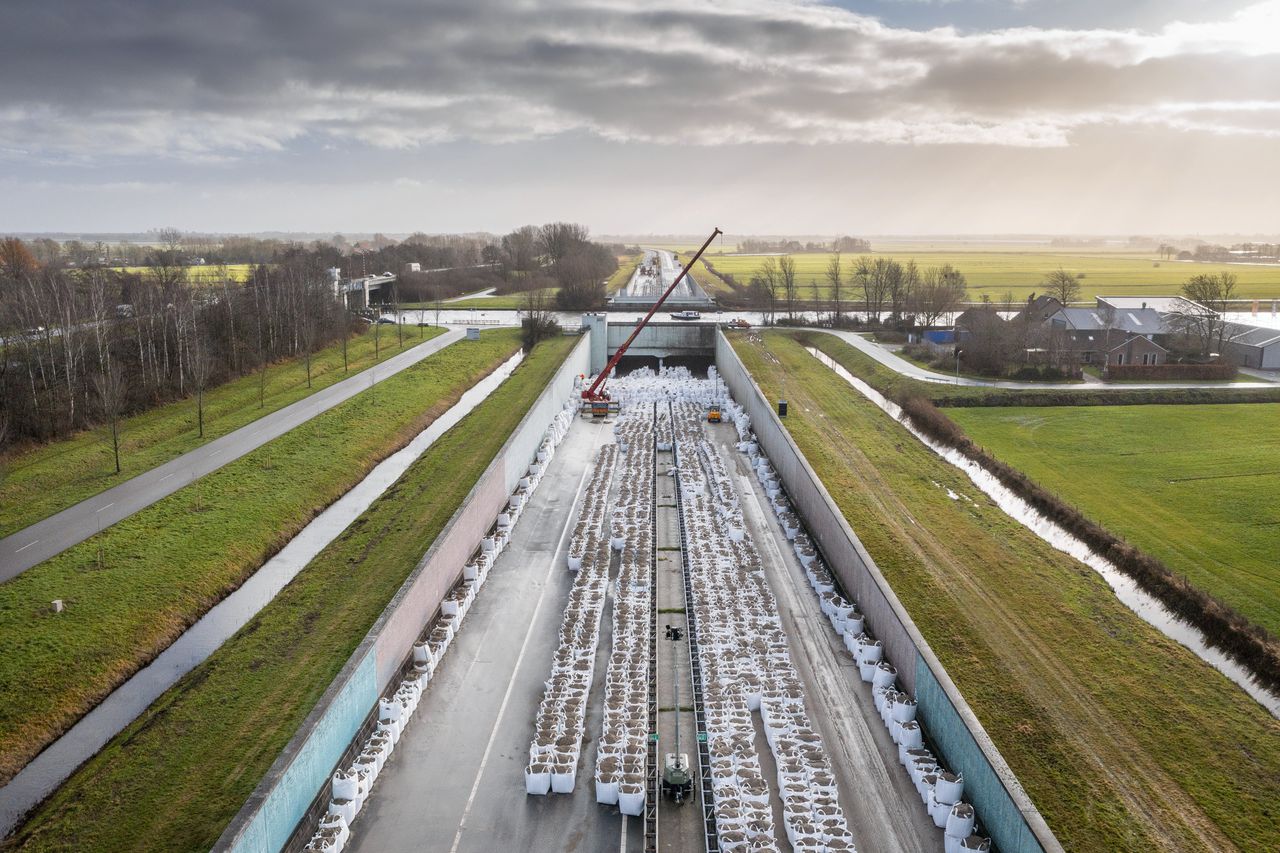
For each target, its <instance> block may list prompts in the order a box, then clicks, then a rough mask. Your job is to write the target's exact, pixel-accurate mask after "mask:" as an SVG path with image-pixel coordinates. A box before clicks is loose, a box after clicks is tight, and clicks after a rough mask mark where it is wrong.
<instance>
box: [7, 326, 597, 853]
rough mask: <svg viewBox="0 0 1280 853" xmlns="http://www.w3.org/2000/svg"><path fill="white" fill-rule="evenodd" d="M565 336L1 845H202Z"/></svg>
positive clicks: (559, 358)
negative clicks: (9, 839) (6, 843)
mask: <svg viewBox="0 0 1280 853" xmlns="http://www.w3.org/2000/svg"><path fill="white" fill-rule="evenodd" d="M486 334H500V335H501V334H506V333H486ZM575 343H577V339H576V338H569V337H557V338H552V339H550V340H547V341H544V342H543V343H541V344H539V345H538V346H537V347H536V348H535V350H534V351H533V353H532V355H531V356H530V357H529V358H528V359H527V360H526V361H525V362H524V363H523V364H522V365H521V366H520V367H519V368H518V369H517V370H516V372H515V373H514V374H513V375H512V376H511V378H509V379H508V380H507V381H506V382H504V383H503V384H502V385H501V386H499V387H498V388H497V390H495V391H494V392H493V394H492V395H491V396H490V397H489V398H488V399H487V400H485V401H484V402H483V403H481V404H480V405H479V406H478V407H477V408H476V409H475V410H474V411H473V412H472V413H471V414H470V415H468V416H467V417H466V418H464V419H463V420H462V421H461V422H460V423H459V424H458V425H457V426H455V427H454V428H453V429H451V430H449V431H448V432H447V433H445V434H444V435H443V436H442V437H441V438H440V439H439V440H438V441H437V442H436V443H435V444H434V445H433V446H432V447H431V449H430V450H428V451H427V452H426V453H425V454H424V455H423V456H422V458H420V459H419V460H418V461H417V462H415V463H414V464H413V465H412V466H411V467H410V468H409V470H408V471H407V472H406V473H405V474H404V476H403V477H401V478H400V480H399V481H398V482H397V483H396V484H395V485H394V486H393V487H392V488H391V489H389V490H388V491H387V493H386V494H385V495H383V496H382V497H381V498H380V499H378V501H376V502H375V503H374V504H373V506H371V507H370V508H369V509H368V511H367V512H365V513H364V514H363V515H362V516H360V518H358V519H357V520H356V521H355V523H354V524H352V525H351V527H350V528H348V529H347V531H346V532H345V533H343V535H342V536H341V537H339V538H338V539H337V540H335V541H334V542H333V543H331V544H330V545H329V547H328V548H326V549H325V550H324V551H323V552H321V554H320V555H319V556H318V557H316V559H315V560H313V561H312V562H311V563H310V564H309V565H308V566H307V567H306V568H305V569H304V570H303V571H302V572H301V573H300V574H299V575H298V577H297V578H295V579H294V581H293V582H292V583H290V584H289V585H288V586H287V587H285V588H284V590H282V591H281V592H280V594H279V595H278V596H276V598H275V600H274V601H272V602H271V603H270V604H269V605H267V607H266V608H264V609H263V610H262V612H261V613H259V614H258V615H257V616H256V617H254V619H253V620H252V621H251V622H250V623H249V624H248V625H246V626H245V627H244V628H243V629H241V630H240V631H239V632H238V633H237V634H236V635H235V636H234V637H232V638H231V639H230V640H228V641H227V642H226V643H225V644H224V645H223V646H222V648H220V649H219V650H218V651H217V652H215V653H214V654H213V655H212V656H211V657H210V658H209V659H208V660H207V661H205V662H204V663H203V664H201V665H200V666H199V667H197V668H196V669H195V670H194V671H192V672H191V673H190V674H188V675H187V676H186V677H185V678H184V679H182V681H181V682H179V683H178V684H177V685H175V686H174V687H173V688H172V689H170V690H169V691H168V692H167V693H165V694H164V695H163V696H162V697H161V698H160V699H159V700H157V702H156V703H155V704H154V705H153V706H152V707H151V708H149V709H148V710H147V711H146V713H145V714H143V715H142V716H141V717H140V718H139V719H138V720H136V721H135V722H134V723H133V724H132V725H130V726H129V727H128V728H127V729H126V730H125V731H124V732H122V733H121V734H120V735H119V736H117V737H116V738H115V739H113V740H112V741H111V743H110V744H108V745H107V747H106V748H104V749H103V751H102V752H100V753H99V754H98V755H97V756H96V757H94V758H93V759H92V760H90V761H89V762H87V763H86V764H85V766H84V767H82V768H81V769H80V770H79V771H78V772H77V773H76V774H75V775H73V776H72V777H71V779H69V780H68V781H67V783H66V784H65V785H63V786H62V788H61V789H59V790H58V792H57V793H55V794H54V795H53V796H52V797H51V798H50V799H49V800H48V801H47V802H46V803H45V804H44V805H43V806H41V807H40V808H39V809H38V810H37V811H36V812H35V814H34V815H33V816H32V818H31V819H30V820H29V821H28V822H27V823H26V825H25V826H23V827H22V828H21V829H20V830H19V832H18V833H17V834H16V835H15V837H14V838H13V839H12V841H11V842H10V843H11V845H12V848H13V849H22V850H76V851H115V850H124V849H128V850H140V851H142V850H155V851H174V850H207V849H208V848H209V847H210V845H212V844H213V842H214V841H215V840H216V839H217V838H218V836H219V834H221V832H222V830H223V828H224V827H225V825H226V823H227V822H228V821H229V820H230V819H231V818H232V817H233V816H234V815H235V813H236V812H237V811H238V810H239V809H240V807H241V805H243V803H244V801H245V800H246V799H247V798H248V796H249V794H250V793H252V791H253V789H254V788H255V787H256V786H257V784H258V782H259V780H260V779H261V778H262V776H263V774H265V773H266V771H267V769H268V768H269V767H270V766H271V764H272V762H274V761H275V759H276V757H277V756H278V755H279V753H280V750H281V749H282V748H283V747H284V746H285V744H286V743H288V741H289V739H290V738H291V737H292V736H293V734H294V732H295V731H296V730H297V728H298V725H299V724H300V723H301V722H302V720H303V718H304V717H305V716H306V715H307V713H308V712H310V710H311V709H312V707H313V706H314V705H315V703H316V701H317V699H319V697H320V696H321V694H323V692H324V691H325V689H326V688H327V687H328V686H329V684H330V682H331V681H332V680H333V678H334V677H335V676H336V675H337V673H338V671H339V670H340V669H341V668H342V666H343V664H345V663H346V661H347V659H348V658H349V657H350V655H351V653H352V652H353V651H354V650H355V647H356V646H357V645H358V644H359V642H360V641H361V640H362V639H363V638H364V636H365V634H366V633H367V632H368V630H369V628H370V627H372V625H373V623H374V621H375V620H376V619H377V617H378V615H379V614H380V613H381V612H382V610H383V608H384V607H385V606H386V604H387V602H388V601H390V599H391V597H392V595H393V594H394V593H395V591H396V590H397V589H398V588H399V587H400V585H401V584H402V583H403V582H404V580H405V578H406V577H407V576H408V575H409V573H410V572H411V571H412V570H413V568H414V566H415V565H416V564H417V561H418V560H419V559H420V558H421V557H422V555H423V553H425V552H426V550H427V549H428V548H429V547H430V545H431V543H432V542H433V541H434V540H435V538H436V536H437V534H438V533H439V532H440V530H441V529H442V528H443V527H444V525H445V523H446V522H447V521H448V520H449V518H450V517H451V516H452V515H453V513H454V512H455V511H456V510H457V509H458V508H459V506H460V505H461V503H462V501H463V499H464V498H465V497H466V495H467V493H468V491H470V489H471V488H472V486H474V485H475V483H476V481H477V480H478V479H479V477H480V474H481V473H483V471H484V469H485V468H486V467H487V466H488V465H489V463H490V462H491V461H492V460H493V458H494V456H495V455H496V454H497V452H498V450H499V449H500V448H501V447H502V445H503V443H504V442H505V441H506V440H507V437H508V436H509V435H510V434H511V431H512V430H513V429H514V428H515V427H516V425H517V424H518V423H519V422H520V419H521V418H522V417H523V416H524V414H525V412H526V411H528V408H529V406H530V405H531V404H532V403H533V401H534V399H536V398H537V396H538V394H539V393H540V392H541V391H542V390H543V388H544V387H545V386H546V384H547V382H548V380H549V379H550V377H551V376H552V375H553V374H554V372H555V370H556V369H557V368H558V367H559V366H560V364H561V363H562V362H563V360H564V358H565V356H566V355H567V354H568V352H569V350H570V348H572V346H573V345H574V344H575Z"/></svg>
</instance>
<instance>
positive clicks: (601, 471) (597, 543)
mask: <svg viewBox="0 0 1280 853" xmlns="http://www.w3.org/2000/svg"><path fill="white" fill-rule="evenodd" d="M617 457H618V445H616V444H606V445H605V446H603V447H601V448H600V451H599V452H598V453H597V454H596V458H595V462H594V466H593V470H592V473H591V475H590V481H589V483H588V486H587V489H586V494H585V495H584V497H583V503H582V508H581V510H580V511H579V513H578V522H577V526H576V527H575V528H574V533H573V539H572V540H571V541H570V543H569V557H568V561H569V569H570V570H571V571H573V572H575V575H574V579H573V587H572V589H570V591H569V602H568V604H567V605H566V606H565V609H564V617H563V619H562V621H561V624H560V641H559V644H558V645H557V647H556V653H555V657H554V658H553V659H552V663H551V676H550V677H549V678H548V679H547V689H546V692H545V693H544V694H543V697H542V702H541V703H540V704H539V705H538V714H537V718H536V719H535V721H534V733H533V742H532V743H530V744H529V763H528V764H527V765H526V766H525V771H524V782H525V791H526V792H528V793H530V794H547V793H549V792H552V791H554V792H555V793H557V794H568V793H571V792H572V791H573V788H574V785H575V784H576V782H577V775H578V756H579V751H580V749H581V746H582V738H583V735H584V733H585V731H586V714H587V698H588V696H589V694H590V692H591V678H592V674H593V673H594V672H595V665H596V644H597V643H598V642H599V639H600V614H601V611H602V610H603V609H604V602H605V596H606V591H607V590H606V588H607V586H608V582H609V539H608V536H607V535H606V531H605V514H606V510H607V509H608V502H609V487H610V485H611V483H612V482H613V469H614V465H615V463H616V461H617Z"/></svg>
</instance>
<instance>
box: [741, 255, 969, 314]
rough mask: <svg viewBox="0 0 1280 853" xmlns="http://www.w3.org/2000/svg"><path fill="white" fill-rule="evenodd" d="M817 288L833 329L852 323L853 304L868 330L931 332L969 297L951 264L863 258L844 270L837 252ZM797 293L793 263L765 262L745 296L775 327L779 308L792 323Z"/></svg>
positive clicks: (816, 300)
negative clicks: (921, 328) (880, 327)
mask: <svg viewBox="0 0 1280 853" xmlns="http://www.w3.org/2000/svg"><path fill="white" fill-rule="evenodd" d="M821 284H823V285H825V302H826V303H827V305H828V306H829V307H830V310H831V322H832V324H833V325H835V326H841V325H844V324H846V323H850V322H857V317H856V316H854V314H853V312H852V311H850V308H851V307H853V306H854V305H855V304H856V305H858V307H859V308H860V311H861V312H862V313H863V314H864V315H865V319H866V322H867V323H868V324H877V323H879V324H881V325H885V326H892V327H900V326H925V327H927V326H932V325H934V324H936V323H937V322H938V321H939V320H940V319H942V317H943V316H945V315H947V314H949V313H951V312H953V311H957V310H959V308H960V306H961V304H962V303H963V302H964V300H965V297H966V296H967V293H968V284H967V282H966V281H965V277H964V273H962V272H960V271H959V270H958V269H956V268H955V267H953V266H952V265H951V264H944V265H943V266H940V267H925V268H923V269H922V268H920V267H919V266H917V265H916V262H915V261H914V260H911V261H907V262H906V263H902V262H900V261H897V260H895V259H893V258H886V257H876V258H871V257H867V256H865V255H863V256H859V257H858V259H857V260H856V261H854V262H853V263H852V264H851V265H847V264H846V262H845V260H844V258H843V257H842V256H841V254H840V253H839V252H835V253H833V254H832V256H831V258H830V259H829V260H828V261H827V266H826V269H825V271H824V273H823V278H822V282H821ZM809 287H810V290H811V293H812V297H813V303H814V304H815V305H818V304H821V303H822V302H823V301H824V300H823V298H822V295H821V294H822V293H823V291H821V290H820V289H819V287H820V282H819V281H818V280H817V279H811V281H810V283H809ZM801 288H802V284H801V282H800V281H799V280H798V277H797V274H796V262H795V259H794V258H792V257H790V256H783V257H778V258H772V257H770V258H765V259H764V261H763V262H762V263H761V264H760V266H759V268H757V270H756V273H755V274H754V275H753V276H752V277H751V281H750V283H749V285H748V293H749V294H750V297H751V300H752V302H753V304H754V305H755V306H756V307H757V308H758V309H759V310H760V311H761V312H763V313H764V315H765V321H766V322H767V323H776V322H777V321H778V320H777V315H778V310H779V308H782V309H784V310H785V312H786V315H787V319H788V320H789V321H795V320H796V313H797V309H798V307H799V305H800V300H801V298H802V290H801Z"/></svg>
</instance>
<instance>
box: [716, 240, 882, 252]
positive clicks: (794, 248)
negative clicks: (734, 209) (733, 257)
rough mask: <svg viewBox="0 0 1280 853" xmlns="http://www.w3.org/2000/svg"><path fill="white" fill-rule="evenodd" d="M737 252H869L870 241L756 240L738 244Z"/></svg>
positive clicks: (743, 241)
mask: <svg viewBox="0 0 1280 853" xmlns="http://www.w3.org/2000/svg"><path fill="white" fill-rule="evenodd" d="M738 251H739V252H742V253H743V254H747V255H765V254H797V253H800V252H849V253H859V252H862V253H865V252H870V251H871V241H869V240H863V239H862V238H860V237H837V238H836V239H835V240H833V241H832V242H830V243H814V242H809V243H801V242H800V241H799V240H757V239H754V238H751V239H747V240H742V241H740V242H739V243H738Z"/></svg>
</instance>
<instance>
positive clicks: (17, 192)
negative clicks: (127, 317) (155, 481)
mask: <svg viewBox="0 0 1280 853" xmlns="http://www.w3.org/2000/svg"><path fill="white" fill-rule="evenodd" d="M4 10H5V15H4V18H5V23H4V25H3V27H0V231H43V230H58V231H71V230H82V231H87V230H145V229H148V228H155V227H159V226H165V225H174V226H177V227H179V228H182V229H184V230H216V231H258V230H294V231H344V232H354V231H360V232H364V231H373V230H382V231H387V232H406V231H414V230H423V231H429V232H440V231H473V230H488V231H501V230H505V229H507V228H510V227H513V226H516V225H519V224H522V223H524V222H531V221H537V222H540V221H545V220H549V219H572V220H578V221H582V222H585V223H587V224H589V225H590V226H591V227H592V229H593V230H594V231H596V232H598V233H621V232H627V233H671V232H702V231H707V230H709V229H710V228H711V226H713V225H718V226H720V227H722V228H724V229H726V230H727V231H729V232H731V233H738V234H742V233H835V232H847V233H862V234H885V233H917V234H927V233H957V232H959V233H995V232H1019V233H1029V232H1040V233H1119V234H1126V233H1197V232H1198V233H1227V232H1274V231H1280V0H1265V1H1264V2H1237V0H1158V2H1157V0H1134V2H1126V0H946V1H945V2H944V1H943V0H934V2H930V0H840V2H839V3H821V2H799V0H555V2H539V0H359V2H336V0H271V2H265V1H264V0H217V2H178V0H165V1H164V2H161V0H126V2H119V0H115V1H114V2H113V0H4Z"/></svg>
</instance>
